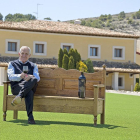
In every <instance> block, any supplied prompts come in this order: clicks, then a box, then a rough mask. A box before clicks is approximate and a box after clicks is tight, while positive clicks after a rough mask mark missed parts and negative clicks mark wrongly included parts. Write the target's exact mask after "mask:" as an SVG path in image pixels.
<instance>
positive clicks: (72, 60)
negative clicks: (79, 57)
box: [68, 56, 75, 69]
mask: <svg viewBox="0 0 140 140" xmlns="http://www.w3.org/2000/svg"><path fill="white" fill-rule="evenodd" d="M68 69H75V67H74V58H73V56H70V58H69V63H68Z"/></svg>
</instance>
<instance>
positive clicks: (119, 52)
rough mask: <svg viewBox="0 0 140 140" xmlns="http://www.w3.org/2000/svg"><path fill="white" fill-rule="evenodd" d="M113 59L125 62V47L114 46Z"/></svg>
mask: <svg viewBox="0 0 140 140" xmlns="http://www.w3.org/2000/svg"><path fill="white" fill-rule="evenodd" d="M113 59H118V60H124V59H125V47H121V46H113Z"/></svg>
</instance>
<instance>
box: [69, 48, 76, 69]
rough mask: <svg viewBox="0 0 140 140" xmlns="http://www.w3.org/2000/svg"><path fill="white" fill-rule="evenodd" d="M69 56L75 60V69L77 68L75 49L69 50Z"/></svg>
mask: <svg viewBox="0 0 140 140" xmlns="http://www.w3.org/2000/svg"><path fill="white" fill-rule="evenodd" d="M68 55H69V57H71V56H72V57H73V60H74V68H76V60H75V59H76V54H75V51H74V49H73V48H71V49H70V50H69V53H68Z"/></svg>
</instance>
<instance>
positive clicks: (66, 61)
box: [62, 54, 69, 70]
mask: <svg viewBox="0 0 140 140" xmlns="http://www.w3.org/2000/svg"><path fill="white" fill-rule="evenodd" d="M68 63H69V57H68V55H66V54H64V56H63V60H62V68H64V69H66V70H67V69H68Z"/></svg>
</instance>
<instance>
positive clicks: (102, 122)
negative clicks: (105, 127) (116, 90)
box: [100, 113, 105, 124]
mask: <svg viewBox="0 0 140 140" xmlns="http://www.w3.org/2000/svg"><path fill="white" fill-rule="evenodd" d="M100 123H101V124H105V115H104V113H103V114H101V122H100Z"/></svg>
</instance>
